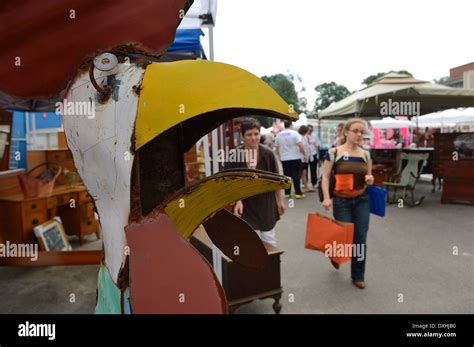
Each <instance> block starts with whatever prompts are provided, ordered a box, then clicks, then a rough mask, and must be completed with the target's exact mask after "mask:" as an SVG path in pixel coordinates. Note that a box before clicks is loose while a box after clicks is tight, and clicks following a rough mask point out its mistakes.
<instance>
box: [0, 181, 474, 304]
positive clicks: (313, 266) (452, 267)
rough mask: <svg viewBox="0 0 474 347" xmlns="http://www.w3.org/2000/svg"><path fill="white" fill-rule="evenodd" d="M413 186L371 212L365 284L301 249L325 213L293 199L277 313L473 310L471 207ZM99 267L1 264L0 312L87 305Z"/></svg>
mask: <svg viewBox="0 0 474 347" xmlns="http://www.w3.org/2000/svg"><path fill="white" fill-rule="evenodd" d="M418 191H419V193H421V194H423V195H425V196H426V198H425V201H424V202H423V204H422V205H421V206H419V207H415V208H409V207H406V208H403V209H400V208H398V207H397V206H396V205H391V206H389V208H388V211H387V216H386V217H385V218H380V217H376V216H373V215H371V221H370V229H369V236H368V248H367V249H368V255H367V270H366V282H367V288H366V289H365V290H360V289H357V288H355V287H354V286H352V284H351V283H350V273H349V272H350V266H349V264H345V265H343V266H342V267H341V269H340V270H338V271H337V270H335V269H333V267H332V266H331V265H330V264H329V261H328V260H327V258H325V257H324V255H323V254H322V253H320V252H315V251H311V250H306V249H304V237H305V226H306V216H307V214H308V213H309V212H312V211H315V210H316V211H319V212H321V213H323V214H326V215H329V214H328V213H326V212H323V211H322V209H321V206H320V204H319V201H318V200H317V195H316V194H315V193H312V194H309V195H307V199H305V200H297V201H296V202H295V203H296V206H295V208H293V209H288V211H287V213H286V214H285V216H284V217H283V218H282V220H281V221H280V222H279V223H278V227H277V235H278V240H279V246H280V247H281V248H283V249H284V250H285V253H284V254H283V256H282V265H281V271H282V284H283V287H284V296H283V299H284V300H283V302H282V303H283V310H282V313H474V208H473V207H472V206H465V205H452V204H448V205H441V204H440V203H439V198H440V192H438V191H437V192H436V193H431V185H430V183H429V182H427V181H426V182H421V183H420V184H419V189H418ZM453 247H458V255H453ZM97 271H98V267H96V266H72V267H49V268H29V269H28V268H1V267H0V313H59V312H63V313H92V312H93V310H94V304H95V291H96V277H97ZM71 294H75V299H76V302H75V303H70V298H71V296H70V295H71ZM290 294H291V295H290ZM400 294H402V295H403V302H399V300H400V298H401V296H400ZM290 298H294V302H289V299H290ZM272 312H273V311H272V301H271V300H263V301H255V302H253V303H251V304H248V305H246V306H242V307H241V308H239V309H238V310H237V312H236V313H272Z"/></svg>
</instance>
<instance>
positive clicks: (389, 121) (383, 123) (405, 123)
mask: <svg viewBox="0 0 474 347" xmlns="http://www.w3.org/2000/svg"><path fill="white" fill-rule="evenodd" d="M370 124H371V125H372V128H374V129H392V128H398V129H399V128H411V127H412V123H411V122H410V121H409V120H402V119H395V118H392V117H385V118H383V119H382V120H371V121H370Z"/></svg>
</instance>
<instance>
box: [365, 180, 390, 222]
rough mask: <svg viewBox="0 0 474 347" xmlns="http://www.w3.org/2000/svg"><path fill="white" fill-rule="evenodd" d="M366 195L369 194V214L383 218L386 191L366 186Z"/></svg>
mask: <svg viewBox="0 0 474 347" xmlns="http://www.w3.org/2000/svg"><path fill="white" fill-rule="evenodd" d="M367 193H368V194H369V202H370V213H373V214H375V215H377V216H380V217H385V206H386V201H387V191H386V190H385V189H383V188H380V187H377V186H367Z"/></svg>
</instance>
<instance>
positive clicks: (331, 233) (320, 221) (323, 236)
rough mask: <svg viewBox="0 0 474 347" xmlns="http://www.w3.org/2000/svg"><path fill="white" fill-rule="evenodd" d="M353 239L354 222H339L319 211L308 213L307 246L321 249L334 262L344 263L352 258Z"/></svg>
mask: <svg viewBox="0 0 474 347" xmlns="http://www.w3.org/2000/svg"><path fill="white" fill-rule="evenodd" d="M353 240H354V224H352V223H344V222H339V221H337V220H334V219H330V218H327V217H324V216H321V215H320V214H319V213H309V214H308V223H307V225H306V239H305V248H308V249H315V250H317V251H321V252H323V253H325V254H326V255H327V256H328V257H329V258H330V259H331V260H333V261H334V262H336V263H338V264H343V263H345V262H348V261H349V260H351V258H352V242H353Z"/></svg>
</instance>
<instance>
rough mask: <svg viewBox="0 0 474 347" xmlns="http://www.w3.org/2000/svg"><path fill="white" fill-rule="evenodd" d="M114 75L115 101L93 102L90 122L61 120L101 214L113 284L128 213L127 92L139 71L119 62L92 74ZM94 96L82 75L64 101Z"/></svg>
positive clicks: (133, 98)
mask: <svg viewBox="0 0 474 347" xmlns="http://www.w3.org/2000/svg"><path fill="white" fill-rule="evenodd" d="M113 74H116V76H115V80H116V85H115V86H116V88H118V89H116V90H117V92H118V98H117V101H116V100H115V99H114V98H113V97H111V98H109V100H108V101H107V103H106V104H99V103H97V102H96V103H95V107H96V110H95V111H96V112H95V113H96V114H95V116H94V118H91V117H90V116H87V115H74V114H73V115H69V114H68V115H63V117H62V118H63V123H64V130H65V133H66V138H67V142H68V146H69V148H70V150H71V152H72V155H73V157H74V163H75V165H76V167H77V170H78V171H79V174H80V175H81V178H82V180H83V181H84V184H85V185H86V187H87V190H88V192H89V194H90V195H91V196H92V197H93V198H94V200H95V204H96V207H97V211H98V213H99V216H100V224H101V227H102V234H103V236H104V251H105V262H106V266H107V267H108V268H109V270H110V274H111V276H112V279H113V280H114V281H115V282H117V276H118V272H119V269H120V268H121V266H122V264H123V263H124V261H125V252H124V247H125V233H124V227H125V226H126V225H127V224H128V216H129V213H130V177H131V170H132V164H133V158H134V154H133V151H132V150H131V138H132V136H133V127H134V123H135V117H136V110H137V102H138V96H137V95H136V94H135V93H134V92H133V89H132V88H133V86H135V85H140V82H141V79H142V76H143V69H141V68H139V67H137V66H135V65H133V64H132V65H129V66H125V65H124V64H119V65H118V66H117V67H116V68H115V69H114V70H112V71H110V72H108V73H104V72H100V71H96V72H95V76H96V80H97V82H98V83H101V82H102V81H103V80H104V79H106V78H107V76H108V75H113ZM97 97H98V93H97V91H96V90H95V89H94V87H93V86H92V84H91V82H90V80H89V75H88V74H87V73H86V74H83V75H81V76H80V77H79V78H78V79H77V80H76V81H75V83H74V85H72V86H71V89H70V91H69V94H68V95H67V100H68V101H72V102H83V101H89V100H96V98H97Z"/></svg>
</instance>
